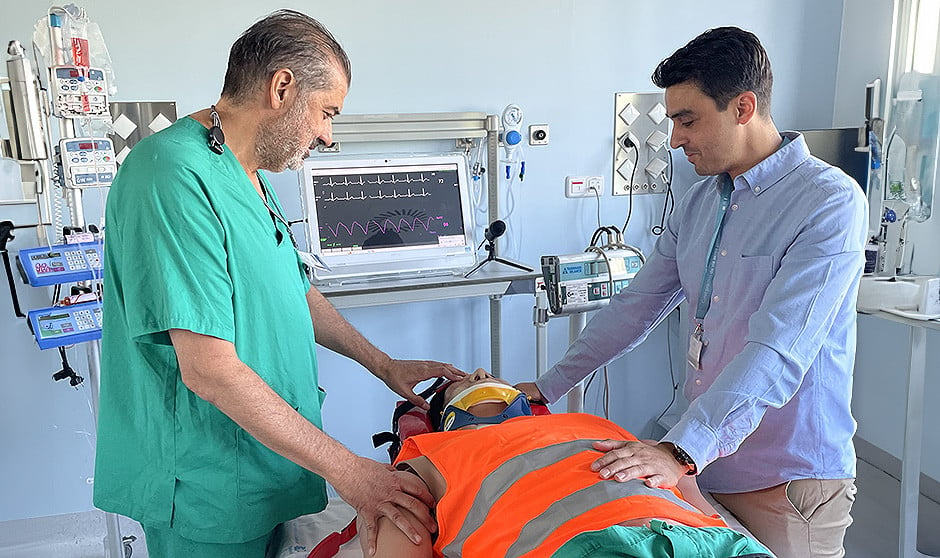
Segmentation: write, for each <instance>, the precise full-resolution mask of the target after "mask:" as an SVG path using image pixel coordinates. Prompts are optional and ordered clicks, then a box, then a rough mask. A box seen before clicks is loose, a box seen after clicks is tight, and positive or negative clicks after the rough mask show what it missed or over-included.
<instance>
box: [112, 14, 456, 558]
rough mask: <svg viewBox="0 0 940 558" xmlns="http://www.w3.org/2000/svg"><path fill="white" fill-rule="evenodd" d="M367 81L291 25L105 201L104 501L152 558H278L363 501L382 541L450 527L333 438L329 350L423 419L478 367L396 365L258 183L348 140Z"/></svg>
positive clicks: (338, 51)
mask: <svg viewBox="0 0 940 558" xmlns="http://www.w3.org/2000/svg"><path fill="white" fill-rule="evenodd" d="M350 77H351V72H350V67H349V60H348V58H347V57H346V54H345V52H344V51H343V49H342V47H341V46H340V45H339V44H338V43H337V42H336V40H335V39H334V38H333V37H332V35H330V33H329V32H328V31H327V30H326V29H325V28H323V27H322V26H321V25H320V24H319V23H317V22H316V21H315V20H313V19H311V18H309V17H307V16H305V15H303V14H300V13H297V12H293V11H287V10H281V11H278V12H275V13H273V14H271V15H270V16H268V17H266V18H264V19H262V20H260V21H259V22H257V23H255V24H254V25H253V26H252V27H251V28H250V29H248V30H247V31H246V32H245V33H243V34H242V36H241V37H240V38H239V39H238V40H237V41H236V43H235V44H234V45H233V47H232V50H231V53H230V56H229V63H228V70H227V72H226V75H225V84H224V86H223V90H222V96H221V98H220V100H219V101H218V102H217V103H216V104H215V105H213V108H212V109H206V110H202V111H200V112H197V113H195V114H192V115H190V116H189V117H187V118H183V119H181V120H179V121H178V122H177V123H175V124H174V125H172V126H170V127H169V128H167V129H166V130H164V131H162V132H160V133H158V134H155V135H153V136H151V137H149V138H147V139H145V140H143V141H141V142H140V143H139V144H138V145H137V146H135V147H134V149H133V151H132V152H131V153H130V154H129V156H128V157H127V159H126V160H125V161H124V163H123V164H122V166H121V169H120V171H119V172H118V175H117V177H116V179H115V181H114V185H113V187H112V188H111V192H110V195H109V199H108V206H107V218H108V223H107V239H106V243H105V266H106V277H107V281H106V282H105V293H104V332H103V349H102V374H101V392H100V393H101V398H100V417H99V423H98V445H97V457H96V465H95V466H96V470H95V505H96V506H98V507H100V508H102V509H105V510H108V511H112V512H116V513H120V514H123V515H127V516H129V517H132V518H134V519H136V520H138V521H139V522H140V523H141V524H142V525H143V527H144V532H145V534H146V537H147V544H148V548H149V550H150V555H151V556H154V557H173V556H187V557H190V556H199V557H203V558H205V557H215V556H225V557H239V556H246V557H247V556H254V557H258V558H260V557H261V556H263V555H264V552H265V549H266V547H268V546H270V545H271V544H272V541H273V539H274V529H275V527H276V526H277V525H278V524H280V523H282V522H284V521H286V520H289V519H292V518H294V517H297V516H299V515H302V514H307V513H313V512H317V511H319V510H321V509H323V507H324V506H325V503H326V493H325V484H324V479H325V480H326V481H329V482H330V483H331V484H332V485H333V486H334V487H335V488H336V490H337V491H338V492H339V494H340V495H341V496H342V497H343V499H344V500H346V501H347V502H349V503H350V504H351V505H353V506H354V507H355V508H356V509H357V511H358V513H359V518H360V529H361V530H362V531H363V535H364V541H366V545H367V546H368V547H369V548H371V547H372V546H373V545H374V537H375V524H376V522H377V521H378V518H380V517H383V516H384V517H387V518H389V519H391V520H392V521H393V522H394V523H395V524H396V525H397V526H398V527H399V528H400V529H401V530H402V531H403V532H405V533H406V534H407V535H409V536H410V537H411V538H412V539H413V540H414V539H417V538H419V536H418V532H417V530H416V529H415V527H416V525H413V524H412V523H410V522H409V520H407V519H404V518H406V517H409V518H410V517H412V516H411V515H410V514H402V513H400V512H401V511H402V510H407V511H409V512H411V514H413V517H415V518H417V520H418V521H420V522H422V523H425V524H426V525H427V526H428V527H429V528H431V529H432V530H433V526H434V521H433V520H432V519H431V517H430V515H429V513H428V505H429V504H431V503H433V500H432V499H431V496H430V494H429V493H428V491H427V489H426V487H425V486H424V485H423V484H422V483H421V481H420V480H419V479H417V478H416V477H415V476H414V475H410V474H407V473H402V472H396V471H393V470H390V469H389V468H388V467H387V466H385V465H382V464H380V463H378V462H375V461H371V460H369V459H365V458H362V457H359V456H356V455H355V454H353V453H352V452H350V451H349V450H347V449H346V448H345V447H343V446H342V445H341V444H339V443H338V442H336V441H335V440H333V439H332V438H330V437H329V436H327V435H326V434H324V433H323V431H322V430H321V418H320V404H321V402H322V395H323V394H322V391H320V390H319V389H318V385H317V358H316V351H315V347H314V340H315V341H316V343H319V344H320V345H323V346H325V347H327V348H329V349H332V350H335V351H337V352H339V353H341V354H343V355H346V356H348V357H350V358H352V359H355V360H356V361H357V362H359V363H360V364H362V365H363V366H364V367H365V368H367V369H368V370H369V371H371V372H372V373H373V374H375V375H376V376H377V377H378V378H380V379H382V380H383V381H384V382H385V383H386V384H387V385H388V386H389V387H390V388H391V389H392V390H394V391H395V392H397V393H399V394H401V395H402V396H404V397H406V398H408V399H410V400H413V401H416V402H418V403H419V404H423V401H422V400H421V399H420V398H418V397H417V396H416V395H415V394H414V386H415V384H416V383H418V382H420V381H422V380H425V379H428V378H431V377H435V376H446V377H449V378H452V379H453V378H458V377H460V376H461V375H462V372H460V371H458V370H457V369H455V368H453V367H452V366H450V365H447V364H442V363H438V362H431V361H398V360H394V359H391V358H390V357H389V356H388V355H386V354H385V353H383V352H382V351H380V350H378V349H377V348H376V347H374V346H373V345H371V344H370V343H369V342H368V341H367V340H366V339H365V338H364V337H363V336H362V335H361V334H359V333H358V332H357V331H356V330H355V329H353V327H352V326H351V325H350V324H349V323H348V322H346V321H345V320H344V319H343V318H342V317H341V316H340V315H339V313H338V312H337V311H336V310H335V309H334V308H333V307H332V305H330V303H329V302H327V301H326V299H325V298H324V297H323V296H322V295H321V294H320V293H319V292H318V291H317V290H316V289H315V288H313V287H311V286H310V284H309V282H308V281H307V278H306V276H305V274H304V271H303V267H302V264H301V262H300V259H299V256H298V254H297V250H296V248H295V247H294V246H293V243H292V240H293V239H292V237H291V233H290V230H289V227H288V226H287V223H286V221H285V219H284V217H283V215H282V213H281V210H280V206H279V204H278V201H277V198H276V196H275V194H274V192H273V190H272V189H271V188H270V186H269V185H268V183H267V181H266V179H265V178H264V176H263V175H262V174H261V172H260V170H261V169H265V170H269V171H273V172H280V171H283V170H285V169H287V168H291V169H294V170H297V169H299V168H300V167H301V165H302V162H303V159H304V158H306V157H307V156H308V155H309V151H310V149H312V148H313V147H314V146H315V145H316V144H317V143H319V142H323V143H326V144H329V143H331V141H332V140H331V136H332V124H331V123H332V118H333V117H334V116H335V115H337V114H339V111H340V109H341V108H342V105H343V100H344V98H345V96H346V92H347V89H348V86H349V81H350Z"/></svg>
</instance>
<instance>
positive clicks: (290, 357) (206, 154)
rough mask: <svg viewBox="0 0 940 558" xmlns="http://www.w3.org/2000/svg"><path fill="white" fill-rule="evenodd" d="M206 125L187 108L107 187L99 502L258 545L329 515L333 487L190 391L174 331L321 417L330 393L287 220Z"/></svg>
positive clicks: (138, 149) (195, 533)
mask: <svg viewBox="0 0 940 558" xmlns="http://www.w3.org/2000/svg"><path fill="white" fill-rule="evenodd" d="M206 134H207V131H206V129H205V127H203V126H202V125H201V124H200V123H199V122H197V121H196V120H194V119H192V118H184V119H181V120H179V121H178V122H176V123H175V124H173V125H172V126H170V127H169V128H167V129H166V130H163V131H161V132H160V133H158V134H155V135H153V136H150V137H148V138H146V139H144V140H143V141H141V142H140V143H139V144H137V145H136V146H135V147H134V149H133V150H132V151H131V152H130V154H129V155H128V157H127V159H126V160H125V161H124V163H123V164H122V165H121V167H120V170H119V171H118V173H117V176H116V177H115V180H114V184H113V186H112V187H111V191H110V193H109V196H108V201H107V213H106V216H107V228H106V231H105V233H106V238H105V258H104V260H105V288H104V310H103V326H104V327H103V339H102V356H101V392H100V413H99V418H98V442H97V455H96V462H95V491H94V492H95V493H94V501H95V505H96V506H97V507H99V508H102V509H104V510H107V511H112V512H116V513H120V514H123V515H126V516H129V517H132V518H134V519H136V520H137V521H139V522H141V523H143V524H145V525H150V526H153V527H163V528H166V527H171V528H173V529H177V530H178V532H179V534H180V535H182V536H184V537H186V538H190V539H193V540H197V541H203V542H221V543H224V542H243V541H246V540H251V539H255V538H257V537H259V536H261V535H263V534H265V533H267V532H269V531H271V529H272V528H273V527H274V525H276V524H278V523H281V522H283V521H286V520H289V519H292V518H294V517H297V516H299V515H303V514H307V513H313V512H317V511H320V510H322V509H323V507H324V506H325V503H326V491H325V483H324V481H323V479H321V478H320V477H318V476H316V475H314V474H313V473H311V472H309V471H307V470H306V469H303V468H301V467H299V466H297V465H295V464H294V463H292V462H290V461H289V460H287V459H285V458H283V457H281V456H279V455H277V454H276V453H274V452H272V451H271V450H269V449H268V448H266V447H265V446H263V445H262V444H261V443H260V442H258V441H257V440H256V439H255V438H254V437H252V436H251V435H250V434H248V433H247V432H245V431H244V430H242V429H241V428H240V427H239V426H238V425H237V424H235V422H233V421H232V420H231V419H229V418H228V417H227V416H226V415H225V414H223V413H222V412H221V411H219V410H218V409H217V408H216V407H214V406H213V405H211V404H210V403H208V402H206V401H205V400H203V399H201V398H199V397H198V396H197V395H196V394H194V393H193V392H192V391H190V390H189V389H188V388H187V387H186V386H185V385H184V384H183V382H182V380H181V377H180V370H179V365H178V363H177V360H176V353H175V352H174V349H173V346H172V345H171V343H170V337H169V333H168V331H169V330H170V329H186V330H190V331H193V332H196V333H200V334H203V335H209V336H212V337H217V338H219V339H224V340H227V341H230V342H232V343H234V345H235V348H236V351H237V353H238V356H239V358H240V359H241V360H242V361H243V362H244V363H245V364H247V365H248V366H250V367H251V368H252V370H254V371H255V372H256V373H257V374H258V375H259V376H260V377H261V378H262V379H263V380H264V381H265V382H266V383H267V384H268V385H269V386H271V388H272V389H273V390H274V391H276V392H277V393H278V394H279V395H280V396H281V397H282V398H284V399H285V400H286V401H287V403H288V404H290V405H291V406H293V407H294V408H295V409H297V410H298V411H299V412H300V414H301V415H303V416H304V417H306V418H307V420H309V421H310V422H312V423H313V424H315V425H317V427H321V425H322V423H321V418H320V405H321V403H322V397H323V392H322V390H319V388H318V385H317V360H316V353H315V347H314V334H313V324H312V322H311V318H310V312H309V310H308V306H307V302H306V293H307V290H308V289H309V288H310V284H309V282H308V281H307V278H306V276H305V274H304V272H303V267H302V264H301V261H300V258H299V255H298V254H297V251H296V250H295V248H294V247H293V246H292V244H291V241H290V236H289V235H288V231H287V228H286V227H285V226H284V225H283V224H282V223H281V222H280V221H277V220H275V219H273V218H272V216H271V214H270V213H269V212H268V209H267V208H266V207H265V205H264V202H263V201H262V199H261V197H260V196H259V195H258V193H257V192H256V191H255V189H254V186H253V185H252V183H251V181H250V180H249V179H248V177H247V176H246V174H245V171H244V169H243V168H242V166H241V165H240V164H239V162H238V160H237V159H236V158H235V156H234V155H233V154H232V152H231V151H230V150H229V149H228V148H226V149H225V152H224V153H223V154H221V155H218V154H216V153H213V152H212V151H210V150H209V148H208V147H207V145H206V137H207V136H206ZM266 190H267V192H268V196H269V204H271V206H272V208H275V209H276V210H278V211H280V206H279V204H278V202H277V199H276V197H275V195H274V192H273V190H272V189H271V188H270V187H269V186H268V185H266ZM275 227H277V228H278V229H279V230H280V231H281V234H282V240H281V242H280V243H278V242H277V240H276V238H275Z"/></svg>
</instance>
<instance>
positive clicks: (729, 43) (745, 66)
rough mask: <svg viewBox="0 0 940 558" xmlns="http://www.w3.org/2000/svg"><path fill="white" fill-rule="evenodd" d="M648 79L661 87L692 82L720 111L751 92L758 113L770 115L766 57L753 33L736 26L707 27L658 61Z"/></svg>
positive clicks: (771, 78) (770, 75) (770, 76)
mask: <svg viewBox="0 0 940 558" xmlns="http://www.w3.org/2000/svg"><path fill="white" fill-rule="evenodd" d="M652 79H653V83H654V84H655V85H656V86H657V87H661V88H663V89H665V88H667V87H671V86H673V85H678V84H680V83H685V82H693V83H694V84H695V85H697V86H698V87H699V89H701V90H702V92H703V93H705V95H707V96H709V97H711V98H712V100H714V101H715V104H716V105H717V106H718V110H722V111H723V110H725V109H726V108H728V103H729V102H731V99H733V98H735V97H736V96H738V95H740V94H741V93H744V92H745V91H753V92H754V95H755V96H756V97H757V110H758V112H759V113H760V114H762V115H764V116H768V115H770V94H771V90H772V89H773V84H774V75H773V72H772V71H771V70H770V59H769V58H768V57H767V52H766V51H765V50H764V47H763V46H761V44H760V41H759V40H758V39H757V36H756V35H754V34H753V33H750V32H748V31H745V30H743V29H739V28H737V27H718V28H716V29H709V30H708V31H706V32H704V33H702V34H701V35H699V36H698V37H695V38H694V39H692V40H691V41H689V44H687V45H685V46H684V47H682V48H680V49H679V50H677V51H675V52H674V53H672V55H671V56H670V57H669V58H666V59H665V60H663V61H662V62H660V63H659V66H657V67H656V71H654V72H653V76H652Z"/></svg>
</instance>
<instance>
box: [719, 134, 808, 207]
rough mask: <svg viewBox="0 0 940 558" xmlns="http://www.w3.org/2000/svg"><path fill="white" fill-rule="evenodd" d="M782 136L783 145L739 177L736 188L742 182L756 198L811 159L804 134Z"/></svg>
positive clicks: (736, 180)
mask: <svg viewBox="0 0 940 558" xmlns="http://www.w3.org/2000/svg"><path fill="white" fill-rule="evenodd" d="M780 135H781V137H782V140H783V145H782V146H780V148H778V149H777V150H776V151H774V152H773V153H772V154H771V155H770V157H767V158H766V159H764V160H763V161H761V162H760V163H757V164H756V165H754V166H753V167H751V168H750V169H748V170H747V171H746V172H744V173H743V174H741V175H740V176H738V177H737V178H736V179H735V186H737V183H738V182H739V181H740V182H741V183H743V184H744V185H745V186H746V187H748V188H750V189H751V191H752V192H753V193H754V195H755V196H759V195H761V194H762V193H763V192H766V191H767V190H769V189H770V188H771V187H772V186H773V185H774V184H776V183H778V182H780V181H781V180H782V179H783V178H784V177H785V176H787V175H788V174H790V173H791V172H792V171H793V169H795V168H796V167H798V166H799V165H800V164H801V163H803V161H805V160H806V159H808V158H809V157H810V153H809V148H808V147H807V146H806V140H805V139H803V134H801V133H799V132H782V133H781V134H780ZM719 184H720V183H719ZM735 189H737V188H735Z"/></svg>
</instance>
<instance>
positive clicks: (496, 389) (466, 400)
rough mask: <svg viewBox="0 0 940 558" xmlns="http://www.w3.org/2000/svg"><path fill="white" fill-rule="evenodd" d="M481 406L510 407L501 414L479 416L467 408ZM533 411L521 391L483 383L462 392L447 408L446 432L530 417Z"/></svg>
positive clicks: (497, 384) (444, 417) (444, 425)
mask: <svg viewBox="0 0 940 558" xmlns="http://www.w3.org/2000/svg"><path fill="white" fill-rule="evenodd" d="M480 403H505V404H506V405H507V407H506V408H505V409H504V410H503V412H501V413H500V414H498V415H495V416H492V417H478V416H476V415H474V414H472V413H469V412H468V409H470V407H472V406H474V405H478V404H480ZM531 414H532V410H531V409H530V408H529V401H528V400H527V399H526V396H525V394H524V393H522V392H521V391H519V390H517V389H515V388H513V387H511V386H507V385H506V384H502V383H499V382H480V383H477V384H474V385H472V386H470V387H468V388H466V389H465V390H463V391H461V392H460V393H458V394H457V395H455V396H454V397H453V399H451V401H450V403H448V404H447V405H446V406H445V407H444V415H443V420H442V422H441V424H442V428H441V430H443V431H445V432H446V431H449V430H456V429H458V428H462V427H464V426H468V425H471V424H499V423H501V422H503V421H504V420H507V419H510V418H514V417H521V416H529V415H531Z"/></svg>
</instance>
